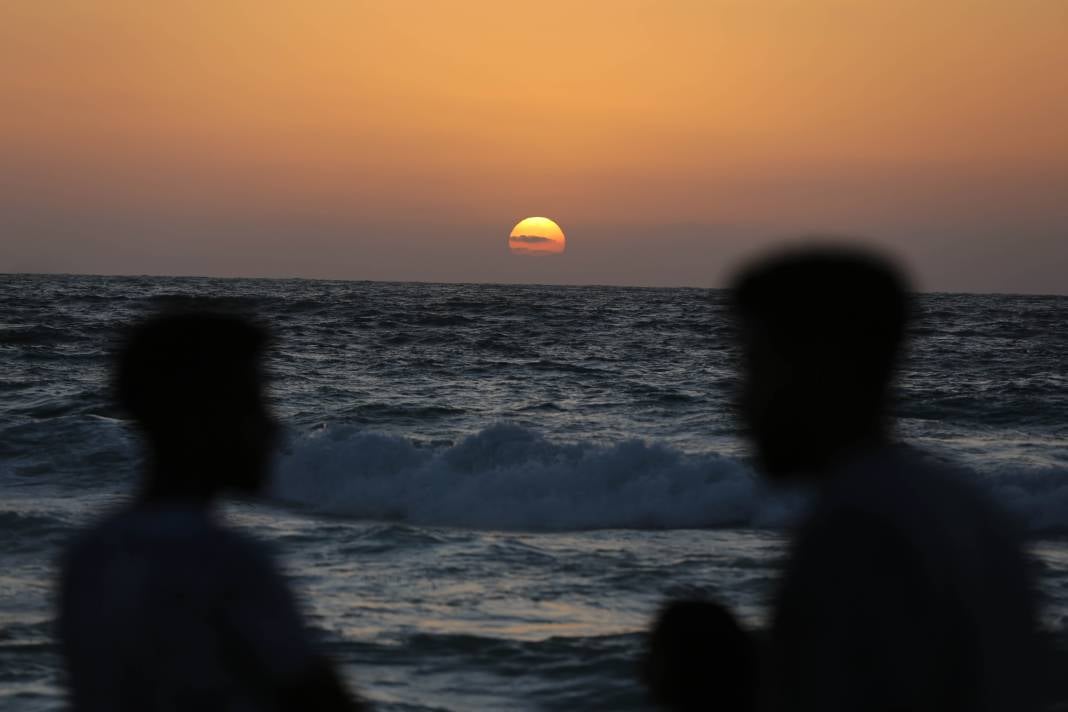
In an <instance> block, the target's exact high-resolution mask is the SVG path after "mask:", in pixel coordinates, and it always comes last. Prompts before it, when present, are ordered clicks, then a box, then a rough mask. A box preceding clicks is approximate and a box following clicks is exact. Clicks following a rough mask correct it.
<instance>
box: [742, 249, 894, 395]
mask: <svg viewBox="0 0 1068 712" xmlns="http://www.w3.org/2000/svg"><path fill="white" fill-rule="evenodd" d="M732 301H733V307H734V310H735V312H736V313H737V314H738V315H739V316H740V317H741V319H742V321H743V322H745V321H760V322H762V323H763V324H765V325H766V326H767V327H768V329H769V331H770V333H771V335H772V338H773V339H775V340H776V341H778V342H781V343H784V344H789V345H792V346H796V345H804V344H815V345H817V346H818V347H819V349H820V350H821V351H823V352H824V353H826V351H827V350H829V349H834V350H836V351H838V352H840V353H843V354H845V355H847V356H849V357H850V359H851V361H852V363H853V364H854V366H855V367H856V368H858V369H861V370H862V371H864V375H866V376H868V377H869V378H872V379H875V380H879V381H886V380H887V379H889V376H890V373H891V371H892V370H893V367H894V364H895V362H896V360H897V356H898V352H899V351H900V347H901V344H902V341H903V339H904V334H905V326H906V324H907V322H908V320H909V316H910V311H911V303H910V299H909V295H908V285H907V282H906V281H905V278H904V277H903V276H902V274H901V272H900V271H899V270H898V269H897V268H896V267H895V265H894V264H893V262H891V261H890V260H888V259H887V258H884V257H881V256H879V255H878V254H876V253H873V252H867V251H863V250H860V249H856V248H835V247H808V248H798V249H795V250H790V251H786V252H782V253H779V254H777V255H775V256H773V257H771V258H768V259H764V260H761V261H759V262H757V263H755V264H753V265H752V266H750V267H748V268H747V269H744V270H742V272H741V273H740V274H739V276H738V277H737V278H736V280H735V283H734V285H733V289H732Z"/></svg>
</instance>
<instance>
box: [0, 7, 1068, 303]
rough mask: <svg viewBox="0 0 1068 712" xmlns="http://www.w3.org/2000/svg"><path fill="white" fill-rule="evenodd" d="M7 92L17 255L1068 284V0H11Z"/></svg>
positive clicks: (6, 260)
mask: <svg viewBox="0 0 1068 712" xmlns="http://www.w3.org/2000/svg"><path fill="white" fill-rule="evenodd" d="M0 107H2V109H0V272H22V271H27V272H72V273H103V274H198V275H217V276H275V277H289V276H297V277H312V278H337V279H382V280H420V281H450V282H455V281H461V282H545V283H572V284H633V285H650V286H656V285H663V286H675V285H687V286H719V285H722V284H723V283H724V280H726V279H728V278H729V275H730V273H731V271H732V270H733V269H735V268H736V266H737V265H738V264H739V262H741V261H744V260H746V259H748V258H750V257H752V256H753V255H755V254H759V253H761V252H763V251H765V250H767V249H769V248H772V247H774V246H776V245H779V244H782V243H784V242H790V241H794V240H798V239H810V238H811V236H835V237H836V238H837V239H839V240H850V241H858V242H862V243H864V244H871V245H874V246H877V247H880V248H882V249H884V250H887V251H889V252H891V253H892V254H894V255H896V256H898V257H899V258H900V259H902V260H903V261H904V263H905V264H906V265H907V266H908V267H909V269H910V270H911V272H912V273H913V275H914V279H915V282H916V283H917V285H918V286H919V288H921V289H925V290H931V291H971V292H994V291H1007V292H1025V293H1068V279H1066V278H1065V277H1064V268H1065V266H1068V130H1066V129H1065V127H1066V126H1068V2H1066V1H1065V0H938V1H937V2H932V1H931V0H885V1H884V0H870V1H865V0H699V1H696V2H686V1H683V0H678V1H676V2H670V1H667V0H657V1H644V0H641V1H639V0H608V1H602V0H583V1H578V2H576V1H575V0H562V1H558V0H539V1H538V2H530V3H528V2H522V1H521V0H516V1H514V2H513V1H509V2H500V0H485V1H483V0H455V1H450V2H444V1H438V0H422V1H419V2H416V1H414V0H379V1H376V2H368V1H361V0H337V1H332V0H318V1H316V0H298V1H289V0H274V1H272V2H261V1H259V0H256V1H254V2H253V1H248V2H246V1H245V0H190V1H189V2H185V3H145V2H141V1H128V2H119V1H116V0H92V1H90V0H55V1H48V2H42V1H41V0H0ZM528 216H546V217H549V218H551V219H553V220H555V221H556V222H557V223H558V224H559V225H560V227H561V228H562V229H563V231H564V233H565V234H566V237H567V249H566V251H565V252H564V253H563V254H560V255H550V256H528V255H517V254H512V253H511V252H510V251H509V249H508V237H509V233H510V231H511V229H512V227H513V226H514V225H515V224H516V223H517V222H518V221H519V220H521V219H522V218H525V217H528Z"/></svg>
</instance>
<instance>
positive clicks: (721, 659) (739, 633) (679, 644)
mask: <svg viewBox="0 0 1068 712" xmlns="http://www.w3.org/2000/svg"><path fill="white" fill-rule="evenodd" d="M757 668H758V662H757V657H756V650H755V647H754V645H753V642H752V640H751V639H750V636H749V634H748V633H746V632H745V631H744V630H742V628H741V627H740V626H739V625H738V623H737V621H735V619H734V617H733V616H732V615H731V614H730V612H729V611H727V610H726V609H725V608H723V607H722V606H720V605H718V604H716V603H713V602H711V601H673V602H671V603H668V604H667V605H665V606H664V607H663V608H662V609H661V610H660V613H659V614H658V615H657V618H656V621H655V622H654V624H653V628H652V631H651V632H650V634H649V638H648V643H647V647H646V650H645V657H644V660H643V665H642V677H643V681H644V682H645V685H646V687H647V688H648V690H649V696H650V697H651V698H652V701H653V702H654V703H655V704H656V705H658V706H660V707H662V708H663V709H666V710H671V712H698V711H700V712H707V710H722V711H723V712H749V711H751V710H753V709H755V708H756V699H757V686H758V680H757V675H758V669H757Z"/></svg>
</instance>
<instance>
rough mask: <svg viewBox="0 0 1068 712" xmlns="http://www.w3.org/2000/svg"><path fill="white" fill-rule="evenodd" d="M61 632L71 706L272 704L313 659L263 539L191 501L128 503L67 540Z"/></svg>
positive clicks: (232, 706)
mask: <svg viewBox="0 0 1068 712" xmlns="http://www.w3.org/2000/svg"><path fill="white" fill-rule="evenodd" d="M59 629H60V637H61V642H62V646H63V652H64V656H65V658H66V664H67V671H68V674H69V680H68V684H69V686H70V692H71V702H72V704H73V706H74V708H75V709H76V710H94V711H95V710H114V711H122V710H144V711H146V712H149V711H153V710H209V711H213V710H234V711H237V710H242V711H244V710H249V711H251V710H270V709H273V708H275V705H276V700H277V694H276V693H277V691H278V690H280V689H284V686H285V685H287V684H289V683H290V682H292V681H294V680H297V679H299V678H300V676H301V675H303V674H305V673H306V672H307V671H308V670H309V669H310V668H311V667H312V666H313V665H314V664H315V663H316V661H317V660H318V656H317V655H316V652H315V650H314V649H313V646H312V643H311V640H310V639H309V636H308V633H307V631H306V629H305V626H304V623H303V620H302V619H301V616H300V614H299V612H298V609H297V606H296V604H295V601H294V599H293V596H292V595H291V593H290V591H289V588H288V586H287V585H286V582H285V580H284V579H283V577H282V576H281V574H280V573H279V572H278V570H277V569H276V568H275V566H274V563H273V561H272V557H271V556H270V554H269V552H268V551H267V550H266V548H265V547H264V545H263V544H261V543H259V542H256V541H254V540H252V539H251V538H248V537H246V536H244V535H241V534H239V533H237V532H236V531H233V530H231V529H229V528H227V527H224V526H223V525H221V524H220V523H219V522H217V521H216V520H215V519H214V517H213V516H212V514H211V513H210V511H208V510H206V509H204V508H200V507H196V506H193V505H188V506H182V505H141V506H138V507H134V508H130V509H126V510H124V511H121V512H119V513H117V514H114V515H112V516H111V517H109V518H108V519H106V520H105V521H104V522H102V523H100V524H98V525H97V526H95V527H93V528H92V529H90V530H89V531H87V532H86V533H85V534H84V535H83V536H82V537H81V538H80V539H79V540H78V541H77V542H75V544H74V545H73V546H72V547H71V548H70V549H69V551H68V552H67V556H66V558H65V560H64V565H63V572H62V583H61V592H60V617H59Z"/></svg>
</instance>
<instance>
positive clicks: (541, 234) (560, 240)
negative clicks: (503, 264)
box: [508, 218, 566, 257]
mask: <svg viewBox="0 0 1068 712" xmlns="http://www.w3.org/2000/svg"><path fill="white" fill-rule="evenodd" d="M565 242H566V239H565V238H564V231H563V230H561V229H560V226H559V225H557V224H556V223H555V222H553V221H552V220H550V219H549V218H525V219H523V220H520V221H519V223H518V224H517V225H516V226H515V227H513V228H512V234H511V235H509V236H508V247H509V248H510V249H511V250H512V254H513V255H532V256H535V257H541V256H543V255H559V254H561V253H562V252H563V251H564V246H565Z"/></svg>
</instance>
